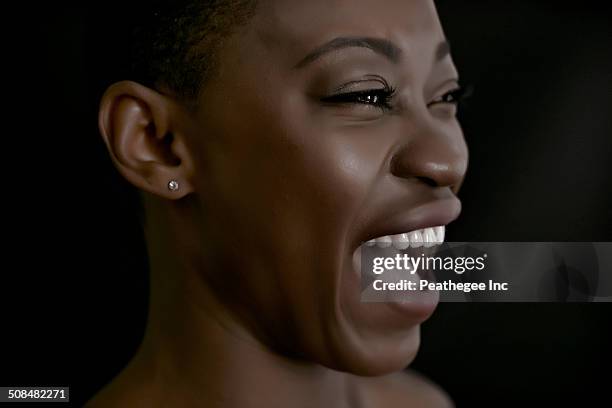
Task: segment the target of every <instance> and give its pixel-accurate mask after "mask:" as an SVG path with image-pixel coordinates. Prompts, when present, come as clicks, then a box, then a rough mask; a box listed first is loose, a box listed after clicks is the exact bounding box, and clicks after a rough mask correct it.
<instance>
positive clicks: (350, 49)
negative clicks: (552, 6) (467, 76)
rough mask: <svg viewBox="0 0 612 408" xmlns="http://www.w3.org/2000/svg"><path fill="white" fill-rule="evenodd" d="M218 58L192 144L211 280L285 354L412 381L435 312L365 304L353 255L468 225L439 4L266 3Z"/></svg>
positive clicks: (463, 154) (453, 77) (422, 0)
mask: <svg viewBox="0 0 612 408" xmlns="http://www.w3.org/2000/svg"><path fill="white" fill-rule="evenodd" d="M218 58H219V60H220V68H219V72H218V74H217V76H216V77H215V79H214V80H212V81H211V82H210V83H208V84H207V85H206V87H205V88H204V89H203V91H202V93H201V96H200V99H199V101H200V105H199V108H198V110H197V112H196V113H195V115H194V116H193V119H194V122H193V123H194V124H195V126H194V127H193V128H192V129H193V132H192V133H191V135H190V137H189V139H188V144H189V148H190V151H191V152H192V154H193V156H194V159H195V160H194V162H195V166H196V180H195V181H194V183H195V189H196V193H197V196H198V197H199V201H198V202H199V203H200V204H201V208H199V211H200V210H201V217H202V218H201V220H200V221H198V222H201V228H200V230H201V231H202V234H203V242H204V243H203V248H202V251H201V253H202V256H203V259H202V262H203V263H204V265H206V266H205V267H204V268H202V269H203V271H202V278H203V279H204V281H205V282H206V284H207V285H209V286H210V287H211V288H212V292H213V293H214V294H215V295H216V297H217V298H218V300H219V301H221V302H223V304H224V305H225V306H226V307H227V308H228V310H230V311H231V313H232V315H233V316H235V317H236V318H237V319H239V321H240V322H241V323H243V324H244V325H246V326H247V327H248V328H249V329H250V330H251V331H252V332H253V333H254V334H255V335H256V336H257V337H258V338H259V339H260V340H261V341H263V342H265V344H268V345H270V346H271V347H273V348H274V349H275V350H279V351H281V352H283V353H286V354H291V355H293V356H299V357H303V358H306V359H308V360H314V361H316V362H319V363H321V364H324V365H326V366H328V367H331V368H335V369H339V370H343V371H350V372H355V373H358V374H381V373H385V372H389V371H393V370H397V369H400V368H402V367H404V366H405V365H407V364H408V363H409V362H410V361H411V359H412V358H413V357H414V355H415V353H416V351H417V348H418V343H419V324H420V323H421V322H422V321H423V320H425V319H426V318H427V317H428V315H429V314H430V313H431V312H432V311H433V307H432V305H428V306H424V307H413V308H403V309H402V308H396V307H393V305H390V304H384V303H377V304H374V303H361V302H360V284H359V278H360V277H359V271H357V270H356V267H355V265H354V263H353V255H354V254H355V251H356V250H357V248H358V247H359V246H360V245H361V244H362V243H364V242H365V241H368V240H371V239H373V238H375V237H381V236H386V235H395V234H399V233H403V232H408V231H412V230H416V229H420V228H424V227H430V226H436V225H445V224H447V223H449V222H451V221H452V220H453V219H454V218H456V217H457V216H458V214H459V211H460V205H459V202H458V200H457V199H456V198H455V196H454V193H453V190H456V188H457V186H458V185H459V183H460V182H461V180H462V178H463V176H464V173H465V171H466V167H467V148H466V145H465V142H464V139H463V134H462V131H461V129H460V126H459V124H458V122H457V120H456V118H455V114H456V106H455V105H454V104H453V103H450V102H448V101H447V99H445V98H444V96H445V95H448V93H449V92H451V91H453V90H455V89H456V88H457V81H458V77H457V72H456V69H455V67H454V66H453V63H452V60H451V58H450V56H449V54H448V47H447V45H446V42H445V37H444V34H443V31H442V28H441V26H440V23H439V20H438V17H437V14H436V11H435V7H434V4H433V2H432V1H429V0H414V1H405V0H386V1H375V2H374V1H371V0H351V1H348V0H337V1H331V0H310V1H300V0H267V1H261V2H260V5H259V8H258V11H257V14H256V15H255V17H254V18H253V19H252V20H251V21H250V23H249V24H248V26H246V27H244V29H241V30H240V31H239V32H237V33H236V34H235V35H233V36H232V37H230V38H229V39H228V40H227V41H226V42H224V43H223V45H222V47H221V51H220V52H219V54H218Z"/></svg>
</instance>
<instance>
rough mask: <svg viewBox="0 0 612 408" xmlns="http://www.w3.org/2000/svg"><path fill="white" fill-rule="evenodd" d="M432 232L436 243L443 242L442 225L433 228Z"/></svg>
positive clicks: (443, 228)
mask: <svg viewBox="0 0 612 408" xmlns="http://www.w3.org/2000/svg"><path fill="white" fill-rule="evenodd" d="M434 231H435V233H436V237H437V238H438V242H444V233H445V232H446V228H445V227H444V225H441V226H439V227H434Z"/></svg>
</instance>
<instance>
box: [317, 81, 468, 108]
mask: <svg viewBox="0 0 612 408" xmlns="http://www.w3.org/2000/svg"><path fill="white" fill-rule="evenodd" d="M471 91H472V88H471V87H470V86H468V87H465V88H464V87H459V88H456V89H453V90H451V91H449V92H447V93H445V94H444V95H442V96H440V97H439V98H437V99H435V100H434V101H432V102H430V103H429V104H428V105H427V106H428V107H430V106H432V105H436V104H440V103H449V104H453V105H459V103H460V102H462V101H463V100H465V99H466V98H467V97H469V96H470V95H471ZM394 95H395V88H380V89H366V90H363V91H355V92H346V93H342V94H337V95H332V96H327V97H325V98H323V99H321V100H322V101H323V102H326V103H353V104H361V105H371V106H374V107H377V108H380V109H382V110H391V109H392V107H391V99H393V96H394Z"/></svg>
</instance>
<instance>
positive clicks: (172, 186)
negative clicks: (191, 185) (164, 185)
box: [168, 180, 179, 191]
mask: <svg viewBox="0 0 612 408" xmlns="http://www.w3.org/2000/svg"><path fill="white" fill-rule="evenodd" d="M178 189H179V183H178V181H176V180H170V181H169V182H168V190H170V191H176V190H178Z"/></svg>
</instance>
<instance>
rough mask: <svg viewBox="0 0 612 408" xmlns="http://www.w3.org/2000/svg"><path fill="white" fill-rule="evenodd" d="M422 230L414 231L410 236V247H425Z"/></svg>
mask: <svg viewBox="0 0 612 408" xmlns="http://www.w3.org/2000/svg"><path fill="white" fill-rule="evenodd" d="M421 231H422V230H416V231H412V232H411V233H410V235H409V237H410V247H412V248H418V247H420V246H423V234H422V233H421Z"/></svg>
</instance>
